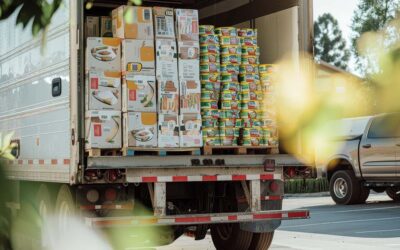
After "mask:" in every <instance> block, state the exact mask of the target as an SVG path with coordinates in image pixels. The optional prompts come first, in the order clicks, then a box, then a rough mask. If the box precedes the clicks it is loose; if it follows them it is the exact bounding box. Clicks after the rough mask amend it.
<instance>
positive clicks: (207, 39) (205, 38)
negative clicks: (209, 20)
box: [200, 35, 219, 44]
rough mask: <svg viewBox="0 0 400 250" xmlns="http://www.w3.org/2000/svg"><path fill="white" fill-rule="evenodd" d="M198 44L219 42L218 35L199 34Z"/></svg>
mask: <svg viewBox="0 0 400 250" xmlns="http://www.w3.org/2000/svg"><path fill="white" fill-rule="evenodd" d="M200 44H219V36H217V35H200Z"/></svg>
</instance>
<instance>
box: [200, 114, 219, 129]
mask: <svg viewBox="0 0 400 250" xmlns="http://www.w3.org/2000/svg"><path fill="white" fill-rule="evenodd" d="M202 119H203V120H202V125H203V128H216V127H218V125H219V122H218V119H217V118H215V117H211V116H210V117H205V116H203V117H202Z"/></svg>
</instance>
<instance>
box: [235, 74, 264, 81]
mask: <svg viewBox="0 0 400 250" xmlns="http://www.w3.org/2000/svg"><path fill="white" fill-rule="evenodd" d="M259 80H260V77H259V76H258V74H243V75H239V81H240V82H255V81H259Z"/></svg>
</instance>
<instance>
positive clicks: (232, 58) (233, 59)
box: [221, 54, 242, 64]
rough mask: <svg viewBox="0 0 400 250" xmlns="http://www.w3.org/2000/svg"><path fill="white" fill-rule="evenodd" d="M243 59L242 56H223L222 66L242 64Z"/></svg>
mask: <svg viewBox="0 0 400 250" xmlns="http://www.w3.org/2000/svg"><path fill="white" fill-rule="evenodd" d="M241 60H242V57H241V55H240V54H231V55H221V63H222V64H229V63H232V64H240V62H241Z"/></svg>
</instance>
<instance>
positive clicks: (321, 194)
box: [284, 192, 330, 198]
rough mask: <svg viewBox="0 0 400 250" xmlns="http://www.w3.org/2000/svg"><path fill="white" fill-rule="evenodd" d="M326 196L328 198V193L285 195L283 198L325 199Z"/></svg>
mask: <svg viewBox="0 0 400 250" xmlns="http://www.w3.org/2000/svg"><path fill="white" fill-rule="evenodd" d="M327 196H330V194H329V192H319V193H298V194H285V195H284V198H301V197H327Z"/></svg>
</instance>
